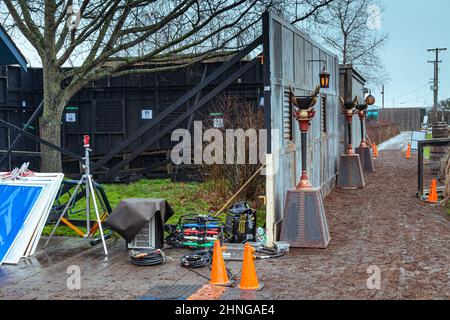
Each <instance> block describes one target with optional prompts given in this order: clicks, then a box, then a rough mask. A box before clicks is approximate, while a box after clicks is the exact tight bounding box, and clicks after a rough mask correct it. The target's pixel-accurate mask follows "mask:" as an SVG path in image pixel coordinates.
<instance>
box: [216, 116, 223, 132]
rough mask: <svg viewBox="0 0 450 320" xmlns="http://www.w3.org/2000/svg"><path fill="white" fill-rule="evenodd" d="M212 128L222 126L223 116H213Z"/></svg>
mask: <svg viewBox="0 0 450 320" xmlns="http://www.w3.org/2000/svg"><path fill="white" fill-rule="evenodd" d="M214 128H218V129H219V128H223V118H214Z"/></svg>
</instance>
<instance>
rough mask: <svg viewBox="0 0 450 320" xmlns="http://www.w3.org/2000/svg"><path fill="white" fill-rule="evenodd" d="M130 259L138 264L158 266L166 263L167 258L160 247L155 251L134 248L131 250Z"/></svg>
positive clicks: (132, 262)
mask: <svg viewBox="0 0 450 320" xmlns="http://www.w3.org/2000/svg"><path fill="white" fill-rule="evenodd" d="M128 261H129V262H130V263H131V264H134V265H136V266H156V265H159V264H164V263H166V261H167V259H166V255H165V254H164V252H163V251H162V250H160V249H158V250H154V251H149V250H133V251H131V252H130V257H129V260H128Z"/></svg>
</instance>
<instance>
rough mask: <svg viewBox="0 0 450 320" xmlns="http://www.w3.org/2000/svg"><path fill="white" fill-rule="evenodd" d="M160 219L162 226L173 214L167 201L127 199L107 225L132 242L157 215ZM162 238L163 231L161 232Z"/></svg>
mask: <svg viewBox="0 0 450 320" xmlns="http://www.w3.org/2000/svg"><path fill="white" fill-rule="evenodd" d="M157 213H159V214H158V215H157V218H158V217H160V219H161V220H162V221H161V222H162V223H158V224H157V225H159V226H162V225H163V224H164V223H165V222H166V221H167V220H168V219H169V218H170V217H171V216H172V214H173V211H172V208H171V207H170V205H169V204H168V203H167V201H166V200H165V199H126V200H122V201H121V202H120V203H119V205H118V206H117V207H116V208H115V209H114V210H113V211H112V212H111V215H110V216H109V217H108V219H107V220H106V223H107V224H108V225H109V226H110V227H111V228H112V229H113V230H114V231H116V232H117V233H118V234H120V235H121V236H122V237H123V238H124V239H125V240H126V241H127V242H131V241H132V240H133V239H134V238H135V237H136V235H137V234H138V233H139V231H140V230H141V229H142V228H143V227H144V226H145V224H146V223H147V222H148V221H150V220H151V219H152V218H153V216H154V215H155V214H157ZM160 233H161V236H163V231H162V230H160Z"/></svg>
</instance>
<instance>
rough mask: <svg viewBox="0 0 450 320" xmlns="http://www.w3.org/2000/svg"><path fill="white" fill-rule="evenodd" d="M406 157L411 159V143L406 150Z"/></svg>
mask: <svg viewBox="0 0 450 320" xmlns="http://www.w3.org/2000/svg"><path fill="white" fill-rule="evenodd" d="M406 159H407V160H409V159H411V143H408V149H407V150H406Z"/></svg>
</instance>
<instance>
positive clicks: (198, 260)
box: [180, 250, 212, 269]
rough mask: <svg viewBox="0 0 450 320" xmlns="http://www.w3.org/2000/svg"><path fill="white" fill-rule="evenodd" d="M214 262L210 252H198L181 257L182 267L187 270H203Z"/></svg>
mask: <svg viewBox="0 0 450 320" xmlns="http://www.w3.org/2000/svg"><path fill="white" fill-rule="evenodd" d="M211 261H212V256H211V252H210V251H209V250H197V251H193V252H191V253H188V254H185V255H184V256H182V257H181V262H180V265H181V266H182V267H186V268H194V269H195V268H203V267H207V266H209V264H210V263H211Z"/></svg>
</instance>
